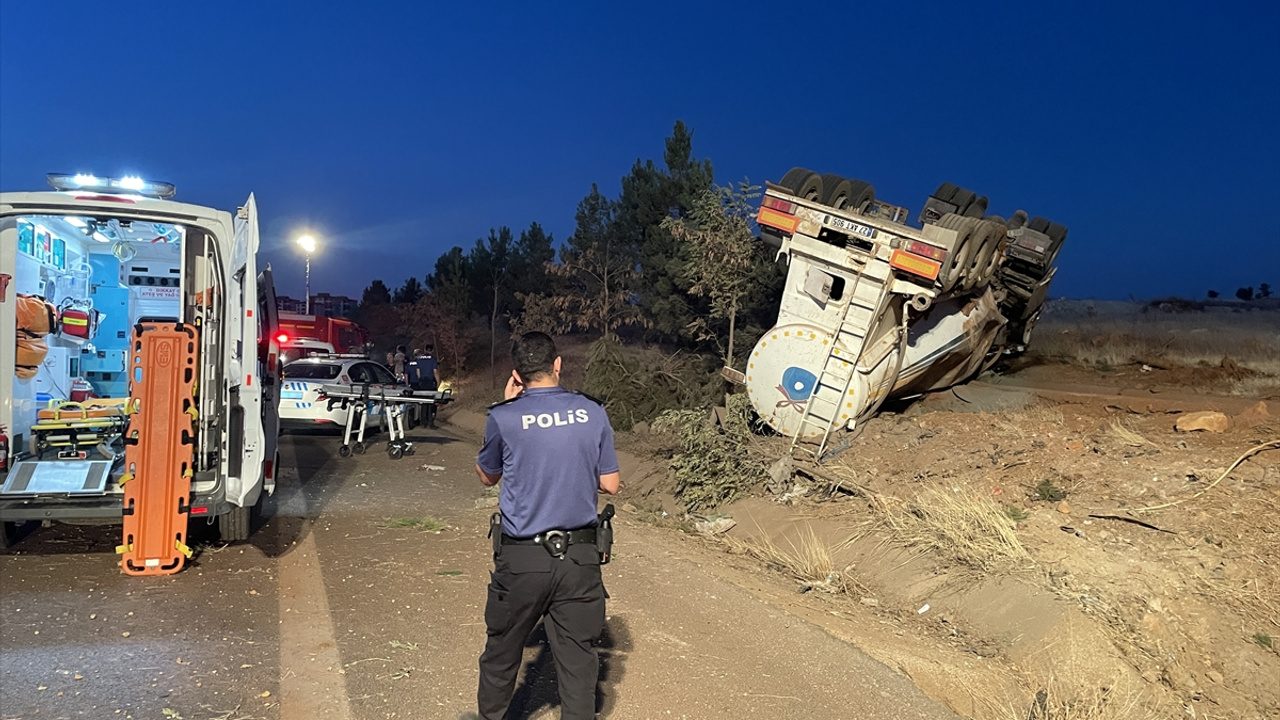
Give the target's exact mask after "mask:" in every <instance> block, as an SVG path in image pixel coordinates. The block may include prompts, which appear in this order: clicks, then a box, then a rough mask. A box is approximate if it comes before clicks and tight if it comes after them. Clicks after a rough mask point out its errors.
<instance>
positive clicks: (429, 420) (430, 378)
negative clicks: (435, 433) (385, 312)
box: [408, 343, 440, 428]
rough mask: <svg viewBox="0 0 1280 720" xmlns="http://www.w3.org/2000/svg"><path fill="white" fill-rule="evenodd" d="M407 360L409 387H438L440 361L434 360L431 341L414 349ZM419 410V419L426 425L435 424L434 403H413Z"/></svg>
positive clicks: (432, 425) (433, 388) (428, 388)
mask: <svg viewBox="0 0 1280 720" xmlns="http://www.w3.org/2000/svg"><path fill="white" fill-rule="evenodd" d="M413 355H414V357H413V359H412V360H410V361H409V366H408V371H409V387H411V388H413V389H414V390H437V389H439V387H440V363H438V362H436V356H435V347H434V346H433V345H432V344H431V343H427V344H426V345H423V346H422V349H421V350H415V351H414V353H413ZM414 407H415V408H417V409H418V410H419V421H425V423H426V426H427V427H431V428H433V427H435V426H436V406H435V405H414Z"/></svg>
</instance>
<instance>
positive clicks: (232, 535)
mask: <svg viewBox="0 0 1280 720" xmlns="http://www.w3.org/2000/svg"><path fill="white" fill-rule="evenodd" d="M252 525H253V508H247V507H234V506H233V507H232V508H231V512H229V513H227V514H226V515H223V516H221V517H219V518H218V537H220V538H222V542H226V543H233V542H243V541H245V540H248V539H249V530H250V528H251V527H252Z"/></svg>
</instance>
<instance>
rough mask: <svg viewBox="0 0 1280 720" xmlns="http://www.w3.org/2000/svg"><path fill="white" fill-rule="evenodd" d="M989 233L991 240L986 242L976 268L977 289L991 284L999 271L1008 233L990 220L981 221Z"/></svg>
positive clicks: (1000, 225) (1002, 226) (1001, 226)
mask: <svg viewBox="0 0 1280 720" xmlns="http://www.w3.org/2000/svg"><path fill="white" fill-rule="evenodd" d="M981 224H983V225H986V226H987V227H988V229H989V231H990V233H991V239H990V240H989V241H988V244H987V247H986V248H985V249H984V253H983V262H982V264H981V265H980V266H979V267H978V275H979V277H980V279H979V280H978V281H977V285H976V286H977V287H983V286H985V285H986V284H987V283H989V282H991V279H992V278H994V277H995V276H996V273H997V272H998V271H999V269H1000V262H1001V260H1003V259H1004V247H1005V238H1006V237H1007V235H1008V231H1007V230H1005V227H1004V225H1002V224H1000V223H997V222H993V221H991V220H983V221H982V223H981Z"/></svg>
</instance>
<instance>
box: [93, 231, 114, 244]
mask: <svg viewBox="0 0 1280 720" xmlns="http://www.w3.org/2000/svg"><path fill="white" fill-rule="evenodd" d="M93 239H94V240H97V241H98V242H100V243H107V242H111V238H109V237H107V236H106V235H103V234H102V232H101V231H100V230H94V231H93Z"/></svg>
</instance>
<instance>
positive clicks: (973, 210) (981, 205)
mask: <svg viewBox="0 0 1280 720" xmlns="http://www.w3.org/2000/svg"><path fill="white" fill-rule="evenodd" d="M988 202H990V201H989V200H988V199H987V196H986V195H979V196H978V198H977V199H976V200H974V201H973V202H971V203H969V207H967V208H965V211H964V216H965V217H971V218H977V219H979V220H981V219H982V216H983V215H985V214H986V212H987V203H988Z"/></svg>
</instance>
